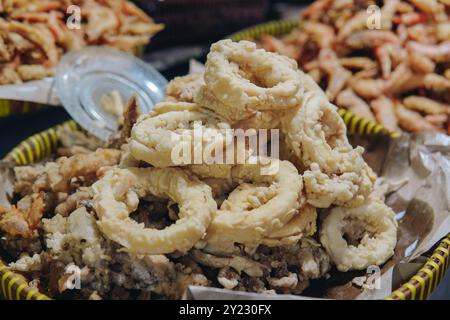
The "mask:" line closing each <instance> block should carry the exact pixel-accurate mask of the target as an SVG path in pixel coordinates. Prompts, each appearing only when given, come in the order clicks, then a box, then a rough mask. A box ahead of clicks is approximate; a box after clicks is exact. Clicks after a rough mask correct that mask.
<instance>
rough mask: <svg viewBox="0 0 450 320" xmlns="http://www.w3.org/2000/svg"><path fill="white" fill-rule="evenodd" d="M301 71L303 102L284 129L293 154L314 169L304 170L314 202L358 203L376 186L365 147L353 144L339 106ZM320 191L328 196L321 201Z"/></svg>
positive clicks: (318, 204)
mask: <svg viewBox="0 0 450 320" xmlns="http://www.w3.org/2000/svg"><path fill="white" fill-rule="evenodd" d="M299 74H301V73H300V72H299ZM301 75H302V78H303V79H304V81H303V83H304V84H305V94H304V97H303V101H302V104H301V105H300V107H299V108H296V109H294V110H289V111H287V112H286V116H284V117H283V119H282V131H283V134H284V137H285V141H286V144H287V147H288V149H291V150H292V152H293V156H295V157H296V158H298V159H299V160H300V163H303V164H304V165H305V166H307V167H310V169H311V170H310V171H309V170H307V171H306V172H305V174H304V175H305V179H306V180H305V188H306V191H307V194H308V195H310V196H312V197H311V199H310V203H311V204H313V205H314V206H316V207H321V208H327V207H329V206H330V205H331V204H333V203H334V204H340V205H341V204H345V205H346V206H357V205H359V204H361V202H362V201H363V200H364V199H365V198H366V197H367V196H368V195H369V194H370V192H371V190H372V182H373V181H372V180H373V179H372V175H368V174H367V172H366V171H367V164H366V163H365V161H364V159H363V158H362V153H363V151H364V150H363V148H361V147H357V148H355V149H354V148H353V147H352V146H351V145H350V143H349V142H348V139H347V129H346V126H345V123H344V121H343V120H342V118H341V117H340V116H339V114H338V112H337V108H336V107H335V106H334V105H333V104H331V103H330V102H329V101H328V99H327V98H326V96H325V94H324V93H323V91H322V90H321V89H320V88H319V87H318V86H317V84H316V83H315V82H314V81H313V80H312V79H311V78H310V77H309V76H308V75H305V74H301ZM319 195H324V196H326V198H327V199H323V200H320V201H318V199H317V197H318V196H319ZM353 200H354V201H353Z"/></svg>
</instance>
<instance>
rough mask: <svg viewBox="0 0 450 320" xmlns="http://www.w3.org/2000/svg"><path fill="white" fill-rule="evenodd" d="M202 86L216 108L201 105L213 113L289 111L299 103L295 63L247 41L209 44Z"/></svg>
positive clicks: (299, 89)
mask: <svg viewBox="0 0 450 320" xmlns="http://www.w3.org/2000/svg"><path fill="white" fill-rule="evenodd" d="M205 83H206V87H207V89H208V91H209V92H210V93H211V94H212V96H214V97H215V98H216V99H217V106H208V105H207V104H204V106H205V107H207V108H210V109H214V110H215V111H219V110H220V109H222V108H230V109H233V110H242V111H245V110H254V111H255V110H282V109H289V108H293V107H295V106H297V105H298V104H299V103H300V101H301V95H302V83H301V79H300V78H299V76H298V73H297V63H296V62H295V60H293V59H290V58H288V57H285V56H282V55H279V54H276V53H272V52H267V51H265V50H263V49H257V47H256V44H255V43H253V42H249V41H240V42H233V41H231V40H222V41H219V42H217V43H215V44H213V45H212V46H211V50H210V53H209V54H208V60H207V63H206V70H205Z"/></svg>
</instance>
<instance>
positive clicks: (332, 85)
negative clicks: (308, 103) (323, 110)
mask: <svg viewBox="0 0 450 320" xmlns="http://www.w3.org/2000/svg"><path fill="white" fill-rule="evenodd" d="M374 5H376V6H379V8H380V10H379V14H380V26H379V28H372V29H368V23H370V22H373V20H374V18H376V17H375V14H378V11H377V12H375V13H373V11H370V9H371V8H373V6H374ZM299 15H300V17H299V27H298V28H297V29H295V30H293V31H292V32H291V33H290V34H287V35H285V36H282V37H281V38H276V37H273V36H270V35H264V36H263V37H262V38H261V40H260V43H259V44H260V46H261V47H263V48H265V49H266V50H269V51H272V52H279V53H281V54H283V55H286V56H289V57H291V58H293V59H295V60H296V61H297V62H298V64H299V67H300V68H301V69H303V70H305V72H307V73H308V74H310V75H311V76H312V77H313V78H314V80H315V81H316V82H317V83H319V84H320V85H321V87H322V88H323V89H324V90H325V91H326V93H327V96H328V98H329V99H330V101H331V102H334V103H336V104H337V105H338V106H339V107H343V108H346V109H349V110H350V111H352V112H354V113H355V114H357V115H359V116H361V117H364V118H367V119H370V118H375V119H376V120H377V121H378V122H380V123H381V124H383V125H384V126H385V127H386V128H388V129H390V130H399V127H400V128H401V129H403V130H405V131H408V132H418V131H436V132H442V131H445V132H450V122H449V117H448V115H449V110H450V95H449V94H448V92H450V91H449V90H450V86H449V83H450V82H448V78H446V76H445V75H446V74H448V72H447V70H448V69H449V67H450V36H449V35H450V33H449V30H450V29H449V28H450V27H449V26H450V16H449V5H448V3H445V2H443V1H437V0H430V1H421V0H420V1H419V0H417V1H416V0H413V1H405V0H383V1H373V0H364V1H354V0H350V1H339V0H330V1H328V0H325V1H322V0H318V1H315V2H314V3H313V4H311V5H310V6H309V7H308V8H306V9H305V10H304V11H302V12H300V14H299ZM381 97H383V98H382V100H379V98H381ZM417 97H418V98H419V99H428V100H426V101H424V100H421V107H420V108H418V107H417V103H416V102H415V101H414V100H416V99H417ZM413 98H414V99H413ZM437 105H438V106H439V107H438V108H436V106H437ZM405 108H406V109H405ZM436 113H437V114H438V115H439V116H438V117H437V115H436ZM416 122H419V124H416Z"/></svg>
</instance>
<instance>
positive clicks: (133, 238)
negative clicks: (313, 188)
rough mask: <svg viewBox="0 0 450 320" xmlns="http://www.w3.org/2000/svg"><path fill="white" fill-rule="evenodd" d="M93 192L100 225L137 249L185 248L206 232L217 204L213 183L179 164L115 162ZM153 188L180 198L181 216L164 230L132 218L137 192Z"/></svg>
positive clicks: (162, 195) (146, 251)
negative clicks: (153, 165) (193, 175)
mask: <svg viewBox="0 0 450 320" xmlns="http://www.w3.org/2000/svg"><path fill="white" fill-rule="evenodd" d="M92 193H93V202H94V209H95V211H96V213H97V215H98V217H99V219H100V220H99V222H98V225H99V228H100V231H101V232H102V233H103V234H104V235H105V236H106V237H107V238H108V239H110V240H112V241H115V242H117V243H119V244H121V245H122V246H123V247H124V248H125V250H126V251H128V252H131V253H136V254H165V253H170V252H174V251H179V252H187V251H188V250H189V249H191V248H192V247H193V246H194V245H195V244H196V243H197V242H198V241H199V240H200V239H201V238H202V237H203V236H204V234H205V232H206V229H207V227H208V225H209V223H210V221H211V219H212V218H213V216H214V213H215V212H216V210H217V205H216V203H215V202H214V199H213V198H212V194H211V189H210V188H209V187H208V186H207V185H205V184H204V183H202V182H200V181H198V180H197V179H192V178H190V177H189V176H188V175H187V174H186V173H185V172H184V171H183V170H181V169H177V168H163V169H161V168H128V169H119V168H113V169H111V170H109V171H107V172H106V173H105V175H104V176H103V178H102V179H100V180H99V181H98V182H96V183H95V184H94V185H93V186H92ZM150 194H151V195H154V196H156V197H160V198H169V199H171V200H173V201H174V202H176V203H178V204H179V209H180V211H179V214H178V216H179V217H180V218H179V219H178V220H177V221H176V222H175V223H174V224H172V225H170V226H168V227H166V228H165V229H162V230H157V229H151V228H145V227H144V225H143V224H139V223H137V222H136V221H134V220H132V219H131V218H130V217H129V215H130V213H132V212H133V211H135V210H136V209H137V206H138V204H139V198H142V197H145V196H147V195H150Z"/></svg>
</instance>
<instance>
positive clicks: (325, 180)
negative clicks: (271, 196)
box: [303, 163, 376, 208]
mask: <svg viewBox="0 0 450 320" xmlns="http://www.w3.org/2000/svg"><path fill="white" fill-rule="evenodd" d="M310 167H311V170H306V171H305V172H304V173H303V182H304V184H305V190H306V198H307V201H308V203H310V204H312V205H313V206H315V207H316V208H328V207H330V206H331V205H332V204H335V205H338V206H345V207H357V206H360V205H361V204H362V203H363V202H364V200H365V199H366V197H367V196H368V195H369V194H370V193H371V192H372V190H373V184H374V182H375V180H376V174H375V173H374V172H373V170H372V169H371V168H370V167H369V166H368V165H366V167H365V169H363V170H361V171H360V172H359V173H358V172H344V173H343V174H341V175H334V176H332V177H330V176H328V175H327V174H325V173H323V172H322V171H321V170H320V167H319V165H318V164H317V163H313V164H311V166H310Z"/></svg>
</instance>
